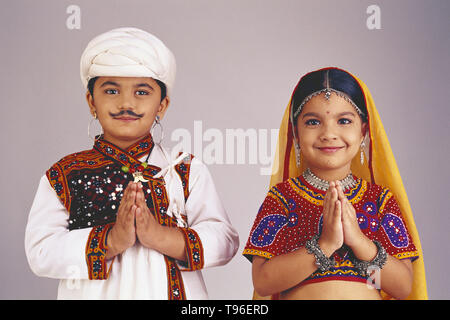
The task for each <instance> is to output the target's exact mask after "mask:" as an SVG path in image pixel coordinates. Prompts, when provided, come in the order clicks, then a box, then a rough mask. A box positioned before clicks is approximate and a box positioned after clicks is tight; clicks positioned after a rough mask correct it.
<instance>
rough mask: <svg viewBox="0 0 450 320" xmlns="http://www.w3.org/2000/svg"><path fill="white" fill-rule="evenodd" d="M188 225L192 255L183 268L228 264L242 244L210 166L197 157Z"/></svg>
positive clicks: (188, 251)
mask: <svg viewBox="0 0 450 320" xmlns="http://www.w3.org/2000/svg"><path fill="white" fill-rule="evenodd" d="M185 210H186V215H187V222H188V227H187V228H180V229H181V231H182V232H183V234H184V238H185V243H186V255H187V258H188V261H187V266H186V268H181V270H182V271H193V270H200V269H202V268H208V267H214V266H220V265H224V264H226V263H228V262H229V261H230V260H231V259H232V258H233V257H234V255H235V254H236V251H237V249H238V247H239V236H238V233H237V232H236V230H235V229H234V228H233V226H232V225H231V222H230V219H229V218H228V215H227V213H226V211H225V208H224V207H223V205H222V202H221V200H220V198H219V195H218V194H217V191H216V188H215V185H214V182H213V180H212V177H211V174H210V173H209V170H208V168H207V167H206V166H205V165H204V164H203V163H202V162H201V161H200V160H198V159H197V158H193V159H192V162H191V168H190V173H189V197H188V199H187V201H186V206H185Z"/></svg>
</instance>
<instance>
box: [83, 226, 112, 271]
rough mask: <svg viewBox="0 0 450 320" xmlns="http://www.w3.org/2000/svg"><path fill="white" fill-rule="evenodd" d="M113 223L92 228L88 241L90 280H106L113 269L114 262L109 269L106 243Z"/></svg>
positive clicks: (87, 259) (87, 255) (87, 258)
mask: <svg viewBox="0 0 450 320" xmlns="http://www.w3.org/2000/svg"><path fill="white" fill-rule="evenodd" d="M112 226H113V223H110V224H107V225H104V226H97V227H94V228H92V230H91V232H90V233H89V237H88V241H87V243H86V262H87V266H88V273H89V279H90V280H106V279H108V276H109V272H110V271H111V267H112V263H111V265H110V267H109V270H107V264H106V252H107V250H108V247H107V245H106V240H107V237H106V236H107V234H108V231H109V229H110V228H111V227H112Z"/></svg>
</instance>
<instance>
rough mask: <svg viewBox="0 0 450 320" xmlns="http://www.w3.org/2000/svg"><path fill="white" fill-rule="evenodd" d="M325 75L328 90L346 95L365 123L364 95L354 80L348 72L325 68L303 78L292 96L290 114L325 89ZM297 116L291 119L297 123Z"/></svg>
mask: <svg viewBox="0 0 450 320" xmlns="http://www.w3.org/2000/svg"><path fill="white" fill-rule="evenodd" d="M327 73H328V85H329V88H331V89H335V90H338V91H340V92H342V93H344V94H346V95H347V96H348V97H349V98H350V99H351V100H352V101H353V102H354V103H355V104H356V105H357V106H358V108H359V109H360V110H361V111H362V113H363V115H362V116H361V120H362V121H363V122H367V107H366V101H365V98H364V93H363V91H362V89H361V87H360V85H359V83H358V82H357V81H356V79H355V78H354V77H353V76H352V75H351V74H349V73H348V72H346V71H344V70H341V69H337V68H326V69H321V70H317V71H313V72H311V73H308V74H306V75H305V76H303V77H302V78H301V79H300V81H299V83H298V85H297V87H296V88H295V91H294V94H293V96H292V107H293V108H294V110H293V111H292V114H296V111H297V109H298V108H299V106H300V104H301V103H302V102H303V100H304V99H305V98H306V97H307V96H309V95H310V94H312V93H314V92H316V91H320V90H322V89H325V88H326V87H327ZM298 116H299V114H297V116H296V117H295V118H294V119H293V120H294V124H296V123H297V118H298Z"/></svg>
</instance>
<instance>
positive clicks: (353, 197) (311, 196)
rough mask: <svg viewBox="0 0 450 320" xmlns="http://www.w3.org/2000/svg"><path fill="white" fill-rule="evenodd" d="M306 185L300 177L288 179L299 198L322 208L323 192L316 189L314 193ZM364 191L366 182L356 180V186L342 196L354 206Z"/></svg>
mask: <svg viewBox="0 0 450 320" xmlns="http://www.w3.org/2000/svg"><path fill="white" fill-rule="evenodd" d="M306 183H307V182H305V181H304V180H303V177H302V176H300V177H297V178H291V179H289V185H290V186H291V188H292V189H293V190H294V191H295V192H297V193H298V194H299V195H300V196H301V197H303V198H305V199H306V200H308V201H309V202H311V203H313V204H315V205H318V206H323V199H324V197H325V192H323V191H322V192H320V191H319V190H318V189H315V190H317V191H318V192H315V191H314V190H313V189H312V188H309V187H308V186H307V185H306ZM366 191H367V182H366V181H365V180H363V179H357V183H356V185H355V186H354V187H353V188H351V189H349V190H347V191H346V192H345V193H344V194H345V195H346V196H347V198H348V200H349V201H350V203H351V204H355V203H358V202H359V201H360V200H361V199H362V197H363V196H364V193H365V192H366Z"/></svg>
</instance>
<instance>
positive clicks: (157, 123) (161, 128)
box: [150, 116, 164, 144]
mask: <svg viewBox="0 0 450 320" xmlns="http://www.w3.org/2000/svg"><path fill="white" fill-rule="evenodd" d="M156 126H159V128H160V130H161V133H160V135H161V137H160V139H159V141H158V142H155V143H156V144H161V142H162V141H163V139H164V129H163V126H162V124H161V121H160V118H159V116H156V118H155V122H153V125H152V129H151V130H150V133H151V135H152V138H153V139H154V138H155V134H154V131H155V128H156ZM153 141H154V140H153Z"/></svg>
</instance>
